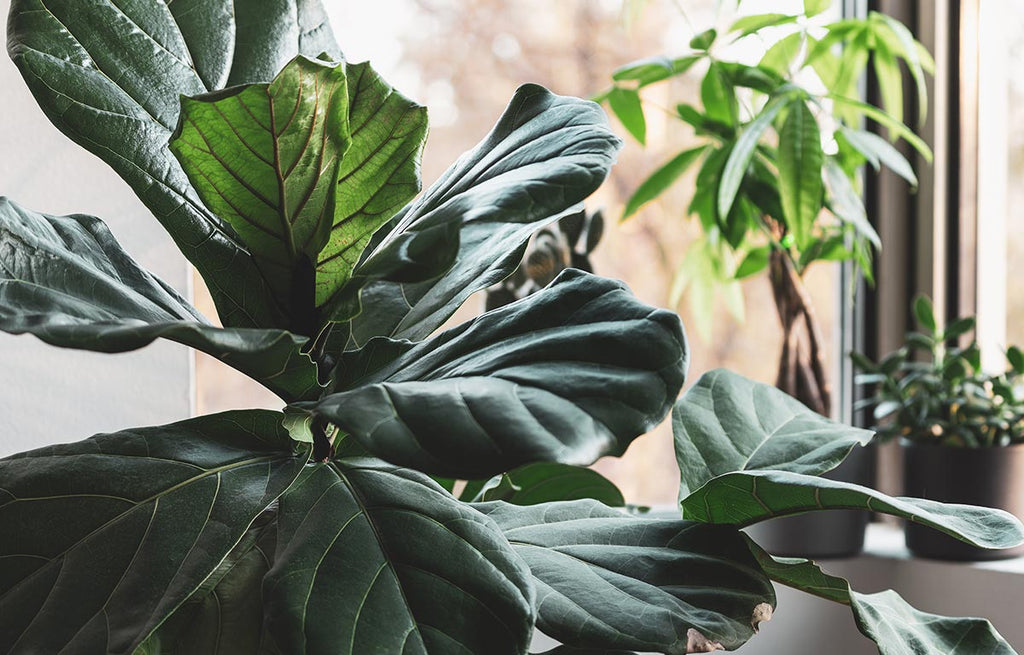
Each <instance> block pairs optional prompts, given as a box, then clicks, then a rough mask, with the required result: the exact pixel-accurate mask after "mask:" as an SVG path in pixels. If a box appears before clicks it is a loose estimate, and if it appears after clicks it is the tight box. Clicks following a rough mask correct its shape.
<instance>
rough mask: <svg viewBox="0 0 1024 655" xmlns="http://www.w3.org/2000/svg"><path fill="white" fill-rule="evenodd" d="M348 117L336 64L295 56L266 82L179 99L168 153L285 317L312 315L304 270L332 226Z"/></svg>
mask: <svg viewBox="0 0 1024 655" xmlns="http://www.w3.org/2000/svg"><path fill="white" fill-rule="evenodd" d="M348 117H349V94H348V88H347V77H346V75H345V65H344V64H342V63H334V62H331V63H328V62H324V61H320V60H314V59H309V58H306V57H302V56H299V57H296V58H295V59H293V60H292V61H291V62H290V63H289V64H288V65H287V66H285V67H284V69H283V70H282V71H281V72H280V73H279V74H278V75H277V76H276V77H275V78H274V80H273V81H272V82H270V83H269V84H252V85H248V86H244V87H235V88H233V89H230V90H229V91H220V92H216V93H212V94H206V95H201V96H196V97H194V98H183V99H182V101H181V116H180V118H179V123H178V128H177V130H176V131H175V133H174V136H173V137H172V138H171V141H170V144H169V145H170V149H171V152H173V153H174V155H175V156H176V157H177V158H178V161H179V162H180V163H181V166H182V168H183V169H184V170H185V173H186V174H187V175H188V177H189V180H191V181H192V185H193V186H194V187H195V188H196V190H197V191H198V192H199V195H200V197H201V198H202V199H203V202H204V203H205V204H206V206H207V207H209V208H210V210H212V211H213V212H214V213H215V214H216V215H217V216H219V217H221V218H223V219H224V220H226V221H227V222H228V223H230V224H231V226H232V227H233V228H234V229H235V232H236V233H238V235H239V237H240V238H241V239H242V242H243V243H244V244H245V246H246V248H247V249H248V250H249V252H250V253H251V254H252V256H253V258H254V259H255V260H256V264H257V266H259V268H260V270H261V271H262V273H263V277H264V278H266V280H267V282H268V283H269V284H270V286H271V288H272V289H273V290H274V294H275V296H276V298H277V301H278V303H279V304H280V305H281V306H282V307H285V308H287V311H288V314H289V316H291V317H294V316H296V315H297V314H302V313H311V312H312V310H313V288H314V285H313V279H312V277H313V276H312V271H313V267H314V264H315V263H316V261H317V258H318V256H319V254H320V251H321V250H322V249H323V247H324V245H326V243H327V239H328V237H329V236H330V232H331V228H332V225H333V217H334V216H333V214H334V199H335V191H336V186H337V184H336V183H337V180H338V166H339V162H340V160H341V158H342V157H343V156H344V155H345V153H346V151H347V150H348V149H349V145H350V143H351V137H350V135H349V118H348ZM303 301H305V302H307V303H308V305H309V306H308V307H305V306H301V303H302V302H303ZM297 305H299V306H297ZM310 327H312V326H310Z"/></svg>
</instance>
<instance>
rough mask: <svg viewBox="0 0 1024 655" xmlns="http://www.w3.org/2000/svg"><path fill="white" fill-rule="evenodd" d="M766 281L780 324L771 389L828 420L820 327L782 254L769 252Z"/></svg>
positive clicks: (829, 403)
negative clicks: (776, 366) (779, 345)
mask: <svg viewBox="0 0 1024 655" xmlns="http://www.w3.org/2000/svg"><path fill="white" fill-rule="evenodd" d="M769 278H770V280H771V285H772V295H773V296H774V298H775V307H776V309H777V310H778V312H779V321H780V322H781V323H782V353H781V355H780V357H779V374H778V377H777V378H776V380H775V386H777V387H778V388H779V389H781V390H783V391H785V392H786V393H788V394H789V395H791V396H793V397H794V398H796V399H797V400H799V401H800V402H802V403H803V404H805V405H807V406H808V407H810V408H811V409H813V410H814V411H816V412H818V413H819V414H821V415H823V416H829V415H830V413H831V410H832V389H831V387H830V385H829V381H828V376H827V375H826V374H825V359H824V351H823V349H822V346H823V343H824V340H823V339H822V336H821V326H820V325H819V324H818V319H817V316H816V315H815V313H814V306H813V305H812V304H811V298H810V296H809V295H808V293H807V289H806V288H805V287H804V283H803V280H802V279H801V278H800V275H799V274H798V273H797V272H796V269H795V267H794V265H793V262H792V261H791V260H790V258H789V256H788V254H787V253H786V252H785V251H783V250H779V249H775V250H772V253H771V259H770V262H769Z"/></svg>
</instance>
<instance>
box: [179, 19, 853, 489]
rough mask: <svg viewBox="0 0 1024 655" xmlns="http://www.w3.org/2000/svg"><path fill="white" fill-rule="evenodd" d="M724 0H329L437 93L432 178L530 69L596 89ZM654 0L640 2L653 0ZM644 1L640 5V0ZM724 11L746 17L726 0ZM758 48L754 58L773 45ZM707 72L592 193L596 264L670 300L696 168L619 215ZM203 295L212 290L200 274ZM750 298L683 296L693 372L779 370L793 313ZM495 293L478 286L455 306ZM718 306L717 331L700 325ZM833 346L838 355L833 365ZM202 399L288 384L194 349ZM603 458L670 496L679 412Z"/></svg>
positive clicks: (834, 279)
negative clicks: (694, 308) (254, 380)
mask: <svg viewBox="0 0 1024 655" xmlns="http://www.w3.org/2000/svg"><path fill="white" fill-rule="evenodd" d="M720 4H724V5H728V4H729V3H721V2H720V0H685V1H682V0H680V1H678V2H677V1H676V0H627V1H626V2H624V1H623V0H558V1H557V2H551V0H376V1H375V2H372V3H327V7H328V11H329V12H330V13H331V19H332V23H333V25H334V29H335V32H336V35H337V38H338V42H339V43H340V44H341V46H342V49H343V51H344V52H345V54H346V57H347V58H348V59H349V60H351V61H363V60H367V59H368V60H370V61H372V62H373V65H374V67H375V68H376V69H377V70H378V71H379V72H380V73H381V74H382V75H383V76H384V78H385V79H387V80H388V81H389V82H391V83H392V84H394V86H395V87H396V88H398V89H399V90H400V91H401V92H402V93H404V94H405V95H407V96H409V97H411V98H413V99H415V100H417V101H418V102H420V103H422V104H425V105H427V107H428V109H429V115H430V136H429V140H428V142H427V146H426V151H425V154H424V159H423V182H424V187H427V186H429V185H430V184H431V183H432V182H433V181H434V180H436V179H437V176H438V175H440V174H441V172H443V168H444V167H445V166H446V165H447V164H448V163H449V162H451V161H454V159H455V158H456V157H457V156H458V155H459V154H460V153H462V152H464V151H465V150H468V149H469V148H470V147H472V146H473V145H475V144H476V142H477V141H479V139H480V138H481V137H483V135H484V134H486V133H487V131H488V130H489V129H490V128H491V126H492V125H493V124H494V121H495V120H496V119H497V117H498V116H499V114H500V113H501V111H502V109H503V108H504V106H505V104H506V102H507V101H508V99H509V98H510V97H511V96H512V93H513V91H514V90H515V88H516V87H518V86H519V85H520V84H522V83H526V82H535V83H538V84H542V85H544V86H546V87H548V88H549V89H551V90H552V91H554V92H555V93H559V94H563V95H574V96H580V97H590V96H592V95H594V94H595V93H597V92H599V91H601V90H602V89H603V88H605V87H607V85H608V82H609V80H610V79H611V74H612V71H614V70H615V69H616V68H618V67H620V66H622V65H623V64H626V63H628V62H631V61H635V60H637V59H640V58H643V57H649V56H654V55H659V54H663V53H673V52H683V51H685V50H686V48H687V44H688V42H689V41H690V38H691V37H692V36H693V35H694V34H695V33H696V32H699V31H703V30H704V29H706V28H707V27H709V26H713V25H715V24H716V7H717V6H718V5H720ZM641 5H642V7H641ZM800 6H801V1H800V0H785V1H778V0H773V1H768V0H744V2H743V3H742V4H741V7H740V9H741V13H742V14H754V13H764V12H786V11H790V10H794V11H795V10H798V9H799V7H800ZM641 9H642V10H641ZM722 13H723V15H722V17H721V18H722V22H723V23H727V21H728V20H729V19H731V18H734V17H735V14H734V13H729V12H727V11H726V10H725V9H722ZM747 47H748V48H750V51H749V53H745V55H746V56H749V57H750V58H751V63H754V62H756V61H757V60H758V59H759V58H760V56H761V55H762V54H763V51H764V49H763V48H762V49H758V47H757V45H756V44H754V45H753V46H747ZM699 82H700V77H699V75H698V74H697V73H696V72H695V73H694V75H692V76H686V77H683V78H680V79H677V80H673V81H672V82H671V83H670V84H664V85H661V86H660V87H659V91H658V92H659V93H662V94H663V95H664V98H663V100H664V101H663V102H662V103H660V105H661V106H659V103H658V98H657V96H655V95H654V94H651V96H652V97H653V98H652V99H653V100H654V101H653V102H651V103H648V105H645V114H646V118H647V130H648V132H647V146H646V147H645V148H642V147H640V146H639V145H637V143H636V142H635V141H633V140H632V139H628V138H626V134H625V131H624V130H623V128H622V126H621V125H619V124H618V123H617V122H616V121H614V120H612V125H613V128H614V129H615V130H616V131H617V132H618V133H619V134H620V136H622V137H623V138H624V140H625V141H626V145H625V146H624V148H623V150H622V152H621V153H620V155H619V162H618V164H617V165H616V167H615V168H614V169H613V171H612V174H611V176H610V177H609V179H608V181H607V182H606V183H605V184H604V186H603V187H602V188H601V189H600V190H599V191H598V192H597V193H596V194H595V195H594V196H593V197H592V198H591V199H590V200H589V201H588V209H591V210H593V209H598V208H600V207H604V208H605V210H606V211H605V215H606V217H608V220H607V223H606V232H605V236H604V238H603V240H602V242H601V244H600V245H599V246H598V248H597V251H596V253H595V254H594V256H593V257H592V262H593V265H594V268H595V272H596V273H597V274H599V275H604V276H608V277H612V278H618V279H622V280H624V281H625V282H626V283H627V284H629V286H630V288H631V289H632V290H633V291H634V292H635V293H636V294H637V296H639V297H640V298H641V299H642V300H644V301H645V302H647V303H650V304H652V305H657V306H661V307H667V306H669V296H670V292H671V288H670V287H671V284H672V280H673V278H674V276H675V273H676V271H677V270H678V268H679V266H680V264H681V261H682V255H683V253H684V252H685V250H686V246H687V244H688V243H689V242H690V241H692V240H693V239H694V238H696V237H697V236H698V235H699V234H700V230H699V227H698V226H697V225H696V224H695V220H696V219H686V218H685V208H686V206H687V204H688V203H689V199H690V197H691V196H692V194H693V185H694V182H695V180H694V177H695V170H694V171H692V172H691V173H690V174H688V176H687V177H685V178H684V179H683V180H682V181H681V182H680V183H678V184H677V185H676V186H675V187H674V188H673V189H672V190H670V192H669V193H667V194H666V195H665V196H663V198H662V199H661V200H660V201H658V202H655V203H651V204H650V205H648V206H646V207H644V209H643V210H642V211H641V212H640V213H639V214H638V215H637V216H636V217H634V218H632V219H631V220H630V221H629V222H627V223H624V224H621V225H619V224H617V221H616V220H615V217H617V216H620V215H621V214H622V208H623V203H624V202H625V201H626V199H628V198H629V196H630V195H631V194H632V193H633V192H634V191H635V190H636V188H637V186H638V185H639V184H640V183H641V182H642V181H643V180H644V179H646V177H647V176H648V175H650V174H651V172H653V171H654V170H655V169H656V168H657V167H658V166H660V165H661V164H662V163H664V162H665V161H666V160H667V159H668V158H670V157H671V156H672V155H674V154H675V153H677V152H678V151H679V150H680V149H683V148H686V147H688V144H690V143H691V142H693V143H695V141H694V136H693V133H692V132H691V131H688V130H686V129H684V126H683V125H682V124H681V123H680V121H678V120H674V119H672V118H671V117H670V115H669V112H670V111H671V110H670V108H671V106H673V105H672V103H674V102H676V101H678V99H679V98H684V97H687V96H692V97H695V98H696V97H698V95H699V86H698V85H699ZM809 277H810V279H809V280H808V283H809V288H810V292H811V295H812V297H813V301H814V303H815V306H816V308H817V311H818V312H819V314H820V319H821V321H822V328H823V331H824V332H825V334H826V337H831V336H832V334H833V332H834V324H835V320H836V315H837V311H836V308H837V306H838V303H839V302H840V301H841V300H842V298H843V297H844V295H843V294H844V293H845V292H844V291H842V290H840V289H839V284H838V270H836V267H826V266H821V267H818V270H816V271H813V272H812V274H811V275H810V276H809ZM196 286H197V290H196V301H197V303H199V304H200V307H201V308H202V309H203V310H204V312H205V313H207V314H208V315H212V313H213V312H212V305H210V304H207V305H205V306H204V305H203V304H202V302H203V294H204V290H203V289H201V283H200V282H199V281H198V279H197V284H196ZM743 292H744V295H745V297H746V302H745V304H736V303H732V306H731V307H730V303H716V308H715V310H714V313H713V315H712V316H711V317H710V320H707V317H695V316H691V315H689V314H688V311H687V309H686V308H687V307H688V305H689V303H687V302H685V300H684V301H683V302H680V303H679V306H678V307H672V309H675V310H677V311H679V312H680V314H681V316H682V318H683V321H684V323H685V324H686V326H687V328H688V336H689V340H690V347H691V363H690V370H689V375H688V380H689V381H690V382H693V381H695V380H696V379H697V378H698V377H700V375H701V373H703V372H704V371H707V370H709V369H713V368H719V367H726V368H730V369H732V370H735V371H738V372H740V373H742V374H744V375H746V376H749V377H752V378H754V379H757V380H759V381H763V382H768V383H771V382H774V377H775V373H776V368H777V363H778V362H777V353H778V348H779V343H780V339H781V329H780V327H779V321H778V317H777V315H776V309H775V305H774V303H773V301H772V297H771V289H770V287H769V283H768V280H767V278H766V277H765V276H756V277H755V278H752V279H750V280H749V281H746V282H744V283H743ZM482 309H483V300H482V299H479V298H474V299H471V300H470V302H469V303H467V306H466V307H464V308H463V310H462V311H461V312H460V314H458V315H456V317H454V318H453V322H461V321H463V320H466V319H467V318H470V317H472V315H473V314H475V313H477V312H479V311H481V310H482ZM698 320H707V323H708V324H709V325H710V331H709V333H710V336H709V337H708V338H705V337H704V336H702V335H701V334H699V333H698V330H696V329H695V327H694V326H695V325H696V324H697V322H698ZM834 350H835V348H829V358H828V361H827V368H828V369H829V371H830V375H831V371H834V370H835V353H834V352H833V351H834ZM196 381H197V409H198V412H199V413H200V414H205V413H208V412H214V411H221V410H225V409H229V408H234V407H237V406H240V405H242V404H245V405H252V404H253V403H262V404H264V405H266V406H268V407H276V406H278V405H279V403H277V402H276V399H275V398H273V397H272V396H270V395H269V394H267V393H266V392H263V391H262V390H261V389H260V388H257V387H255V386H254V385H252V384H250V383H249V382H248V380H247V379H245V378H243V377H242V376H239V375H237V374H234V373H233V372H232V371H231V370H230V369H227V368H226V367H223V366H220V365H219V364H218V363H216V362H215V361H213V360H211V359H209V358H207V357H205V356H204V355H201V354H200V355H197V362H196ZM596 468H597V469H598V470H600V471H601V472H602V473H604V474H605V475H607V476H608V477H610V478H611V479H612V480H613V481H614V482H615V483H616V484H617V485H619V487H620V488H621V489H622V490H623V493H624V495H625V497H626V500H627V501H628V502H631V503H637V504H644V505H664V504H673V503H675V501H676V496H677V493H678V480H679V476H678V470H677V468H676V464H675V457H674V455H673V445H672V437H671V431H670V429H669V426H668V425H667V424H664V425H662V426H661V427H660V428H659V429H657V430H656V431H655V432H653V433H651V434H650V435H647V436H646V437H642V438H641V439H639V440H637V441H636V442H635V443H634V444H633V446H632V447H631V449H630V450H629V452H628V453H627V454H626V455H625V456H624V457H622V458H619V459H613V458H606V459H605V460H602V461H601V462H598V464H597V465H596Z"/></svg>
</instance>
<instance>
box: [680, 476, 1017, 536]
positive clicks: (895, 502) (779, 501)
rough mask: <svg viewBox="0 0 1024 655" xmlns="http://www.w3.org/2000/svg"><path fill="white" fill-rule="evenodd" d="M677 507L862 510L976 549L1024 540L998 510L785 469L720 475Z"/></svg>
mask: <svg viewBox="0 0 1024 655" xmlns="http://www.w3.org/2000/svg"><path fill="white" fill-rule="evenodd" d="M682 507H683V516H684V517H685V518H688V519H693V520H696V521H704V522H707V523H726V524H730V525H737V526H741V527H742V526H746V525H750V524H752V523H757V522H758V521H764V520H766V519H770V518H774V517H776V516H786V515H789V514H800V513H802V512H810V511H816V510H824V509H862V510H869V511H872V512H879V513H882V514H891V515H892V516H898V517H900V518H904V519H907V520H908V521H913V522H915V523H920V524H922V525H927V526H928V527H931V528H934V529H936V530H939V531H941V532H944V533H946V534H948V535H950V536H952V537H956V538H957V539H960V540H961V541H964V542H966V543H969V544H971V545H972V546H978V547H979V548H1012V547H1014V546H1019V545H1020V544H1022V543H1024V526H1022V525H1021V523H1020V521H1019V520H1017V519H1016V518H1015V517H1014V516H1013V515H1012V514H1009V513H1007V512H1004V511H1002V510H998V509H991V508H988V507H976V506H974V505H955V504H952V503H939V502H935V501H933V500H925V499H923V498H903V497H892V496H887V495H886V494H883V493H882V492H880V491H876V490H874V489H870V488H868V487H862V486H860V485H856V484H850V483H848V482H837V481H835V480H828V479H826V478H821V477H817V476H813V475H801V474H799V473H790V472H788V471H743V472H737V473H726V474H725V475H720V476H718V477H716V478H713V479H712V480H709V481H708V482H707V483H705V484H704V486H702V487H701V488H700V489H698V490H697V491H695V492H693V493H692V494H690V495H689V496H687V497H686V498H684V499H683V501H682Z"/></svg>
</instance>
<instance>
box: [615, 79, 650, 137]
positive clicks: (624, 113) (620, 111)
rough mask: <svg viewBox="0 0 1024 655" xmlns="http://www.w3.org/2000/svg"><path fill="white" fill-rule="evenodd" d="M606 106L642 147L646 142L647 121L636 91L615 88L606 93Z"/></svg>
mask: <svg viewBox="0 0 1024 655" xmlns="http://www.w3.org/2000/svg"><path fill="white" fill-rule="evenodd" d="M608 105H609V106H610V107H611V108H612V111H613V112H615V116H616V117H617V118H618V119H619V122H621V123H622V126H623V127H625V128H626V129H627V130H629V133H630V134H632V135H633V138H634V139H636V140H637V141H638V142H639V143H640V145H644V144H645V143H646V142H647V121H646V120H645V119H644V108H643V105H642V104H641V103H640V94H639V93H637V90H636V89H624V88H622V87H619V86H617V87H615V88H614V89H612V90H611V91H610V92H609V93H608Z"/></svg>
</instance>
